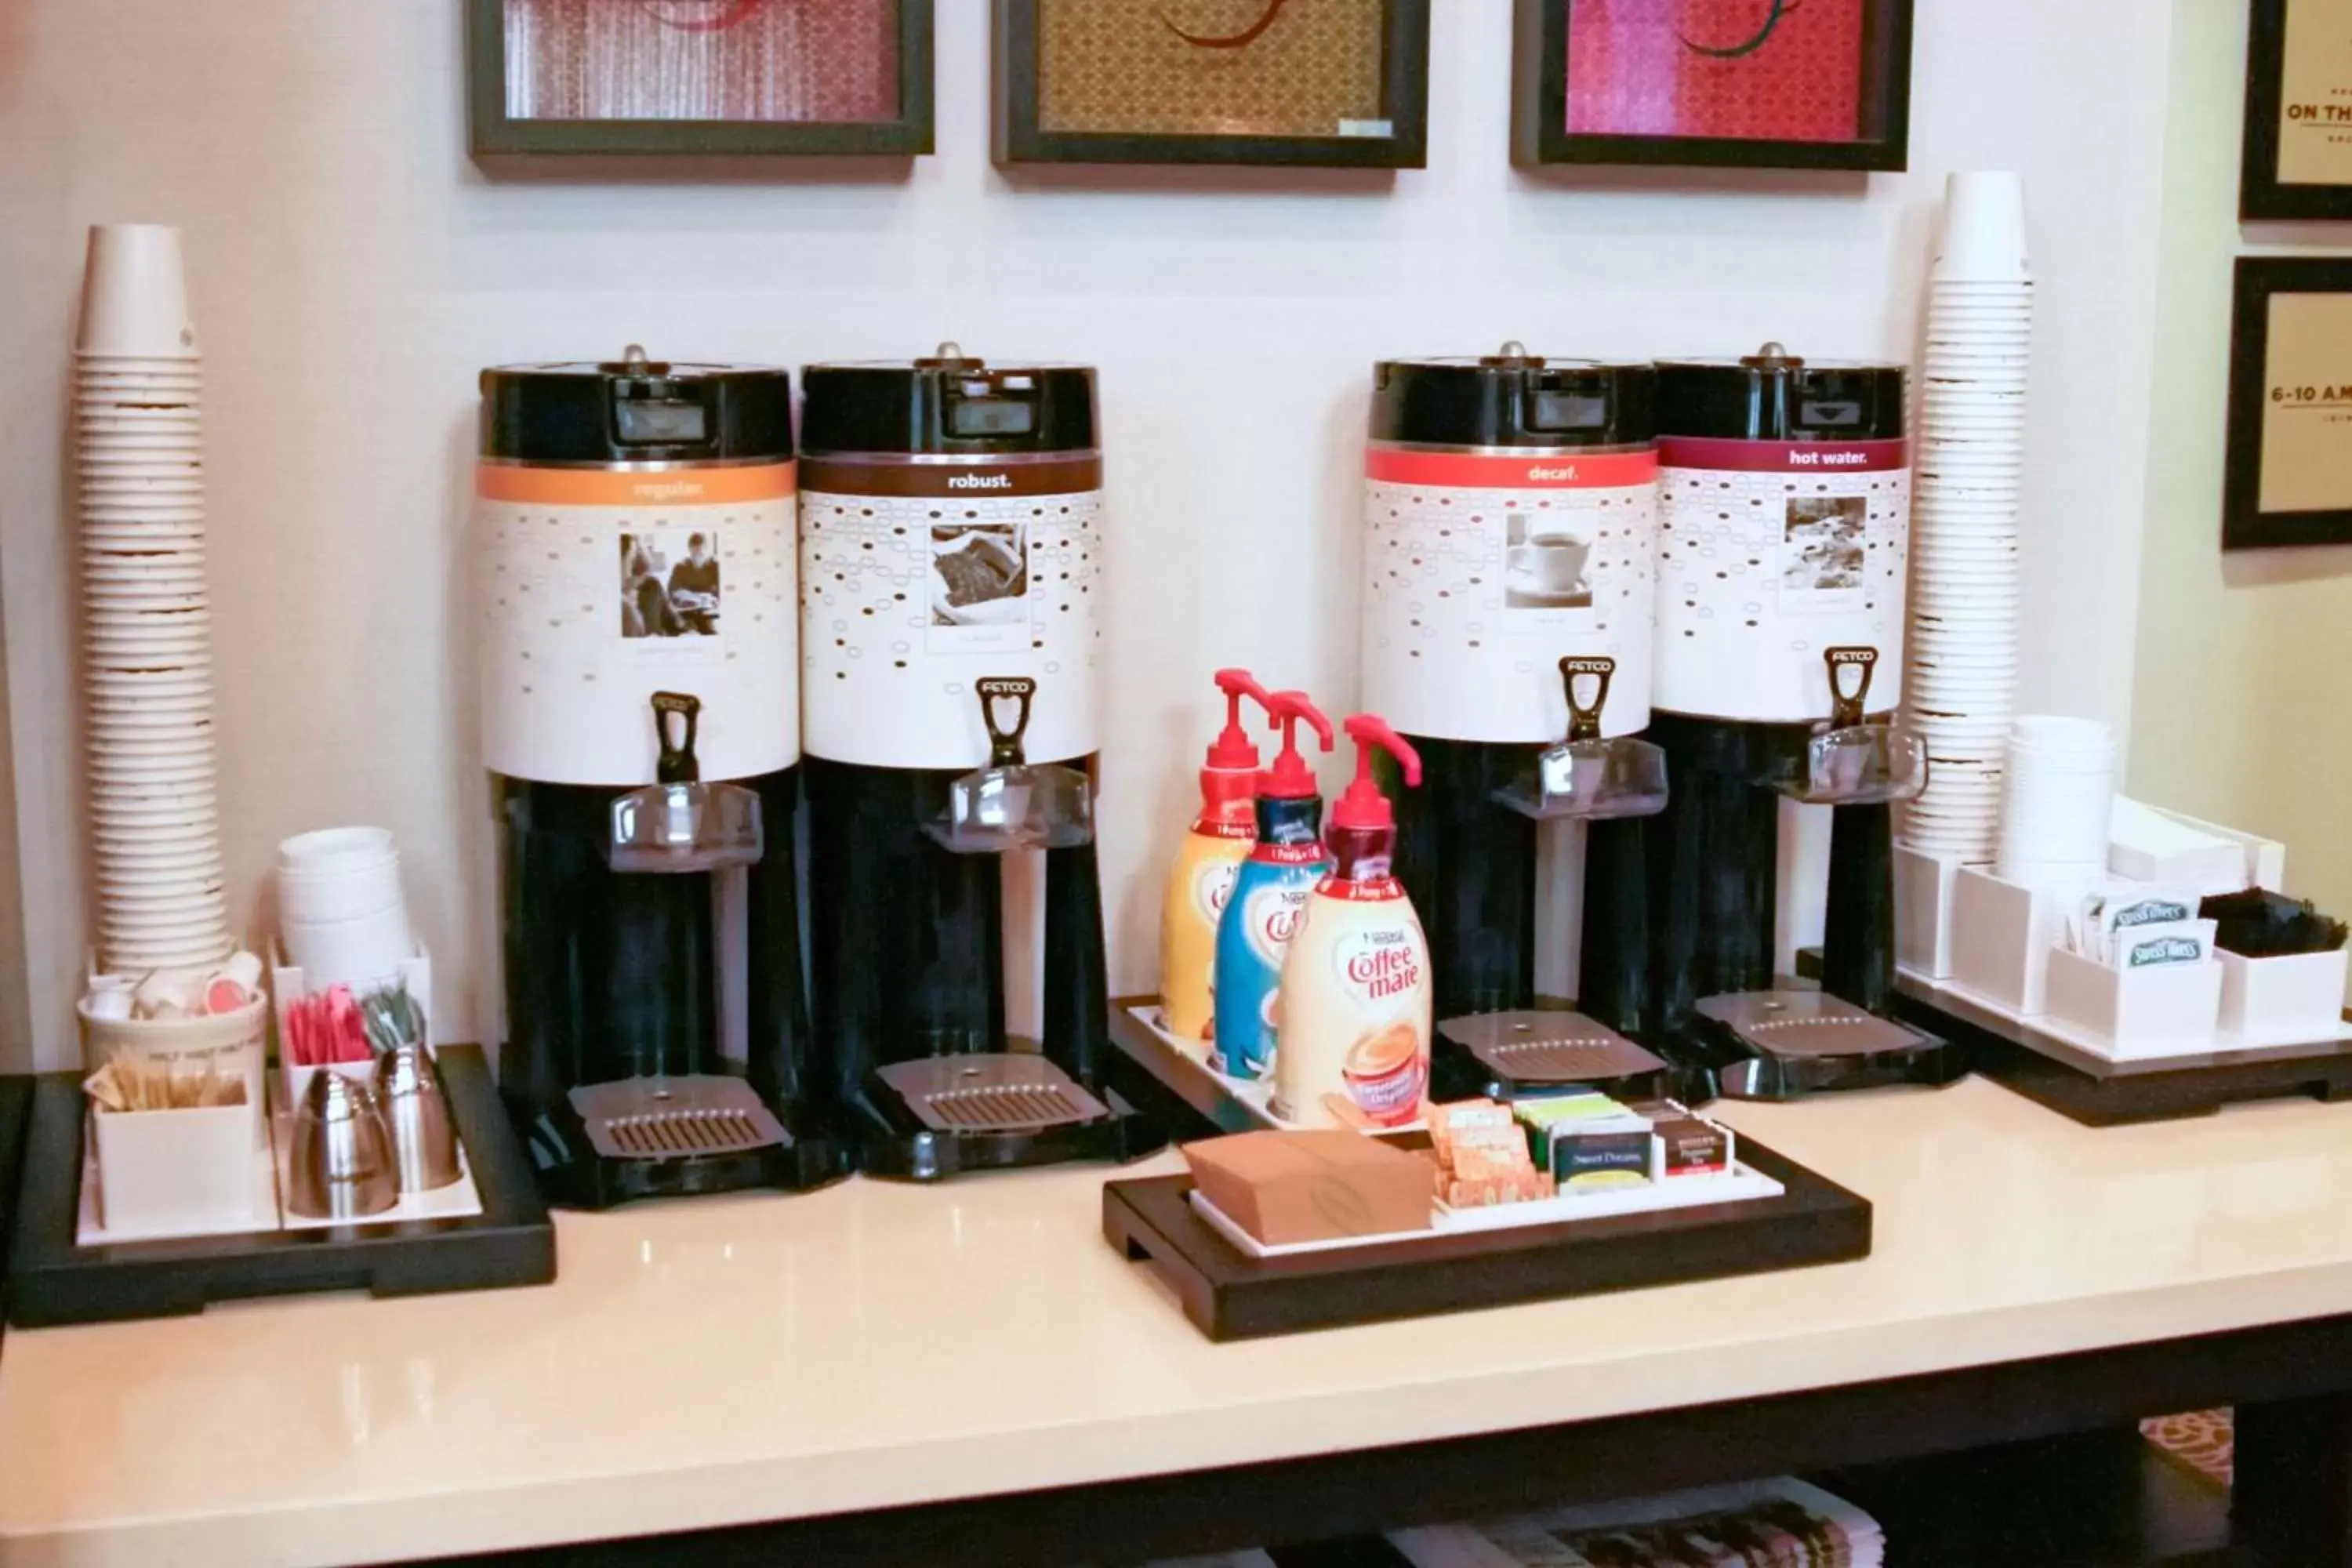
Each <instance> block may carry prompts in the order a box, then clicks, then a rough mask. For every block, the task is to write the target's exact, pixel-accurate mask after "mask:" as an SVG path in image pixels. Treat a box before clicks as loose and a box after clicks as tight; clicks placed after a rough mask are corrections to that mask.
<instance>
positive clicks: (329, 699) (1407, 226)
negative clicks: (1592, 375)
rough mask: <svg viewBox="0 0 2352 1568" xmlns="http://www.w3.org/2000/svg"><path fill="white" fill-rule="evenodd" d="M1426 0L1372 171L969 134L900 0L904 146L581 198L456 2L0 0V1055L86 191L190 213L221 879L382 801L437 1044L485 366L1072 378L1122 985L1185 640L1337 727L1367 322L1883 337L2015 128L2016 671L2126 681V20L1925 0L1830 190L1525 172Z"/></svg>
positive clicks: (58, 717)
mask: <svg viewBox="0 0 2352 1568" xmlns="http://www.w3.org/2000/svg"><path fill="white" fill-rule="evenodd" d="M1435 8H1436V10H1437V12H1438V16H1437V19H1436V25H1435V36H1434V38H1433V50H1432V56H1433V63H1432V90H1431V112H1432V121H1433V127H1434V133H1433V137H1432V142H1433V146H1432V153H1431V166H1430V168H1429V169H1428V170H1427V172H1425V173H1412V174H1402V175H1400V176H1398V177H1396V178H1395V179H1394V180H1393V181H1390V180H1387V179H1384V178H1380V177H1358V176H1353V175H1349V176H1330V175H1321V176H1318V175H1297V174H1288V175H1284V174H1209V173H1202V172H1174V173H1158V174H1134V173H1129V174H1121V173H1118V172H1093V173H1078V174H1059V175H1055V176H1051V177H1049V176H1046V175H1043V174H1023V175H1018V176H1013V177H1008V176H1006V175H1003V174H999V173H997V172H995V171H994V170H993V169H992V168H991V166H990V164H989V162H988V156H987V150H986V133H987V118H988V117H987V103H986V96H987V74H988V73H987V65H986V58H987V49H986V45H987V38H986V30H987V24H986V16H985V12H986V9H987V8H986V6H985V5H984V4H983V0H942V3H941V5H940V12H941V13H942V15H941V16H940V27H939V58H940V73H939V88H940V94H939V97H940V118H939V142H940V148H941V152H940V155H939V156H937V157H935V158H930V159H925V160H922V161H920V162H919V163H917V164H916V165H915V167H914V169H913V172H912V174H910V175H908V176H906V177H904V178H883V179H877V180H872V181H870V182H869V181H867V180H863V179H858V178H855V177H845V176H844V175H843V174H841V172H839V171H837V170H835V171H822V172H819V173H818V174H816V176H815V177H811V176H809V175H807V174H803V175H802V176H801V177H799V178H793V177H790V176H789V175H788V176H785V177H780V178H778V179H776V180H774V181H772V182H764V181H751V182H745V181H730V182H724V183H703V184H688V183H682V182H681V183H664V184H625V185H622V184H594V183H586V182H579V181H572V182H565V183H560V184H499V183H492V182H488V181H486V180H485V179H484V178H483V177H482V176H481V175H480V174H478V173H477V172H476V171H475V170H474V169H473V168H472V167H471V165H470V164H468V163H467V160H466V156H465V151H464V140H463V137H464V132H463V125H462V119H463V115H462V103H461V93H460V80H459V75H460V42H459V17H458V7H457V5H456V4H455V3H454V0H333V3H332V4H321V3H320V0H8V3H7V4H6V5H0V433H5V435H4V436H0V438H5V441H6V443H7V453H8V458H7V461H6V463H5V471H0V528H5V535H0V587H5V625H6V632H7V652H8V656H9V657H8V680H9V687H10V691H11V695H12V697H13V699H14V701H13V721H14V725H15V741H16V763H17V770H18V774H19V779H18V783H19V789H18V801H17V811H18V816H19V826H20V836H21V838H22V841H23V861H22V867H21V870H22V876H23V880H24V887H25V898H26V908H27V910H28V911H29V912H30V917H31V918H30V919H28V921H27V924H28V926H29V927H30V928H31V929H30V931H29V935H28V944H27V945H28V949H29V962H30V979H31V982H32V1015H33V1017H34V1020H35V1028H34V1033H35V1037H36V1038H35V1040H34V1043H33V1055H34V1056H35V1057H36V1058H37V1059H38V1060H39V1061H40V1062H42V1063H43V1064H45V1065H49V1064H58V1063H62V1062H65V1061H68V1060H69V1059H70V1058H71V1054H72V1050H73V1047H72V1042H71V1037H70V1034H69V1032H68V1018H69V1007H70V1001H71V988H72V980H73V974H74V972H75V966H76V963H77V956H78V953H79V948H80V945H81V942H82V931H83V922H82V894H81V883H82V873H81V856H80V852H79V844H80V827H79V817H78V815H77V812H76V809H75V805H74V800H75V770H74V760H73V759H74V750H73V748H74V746H75V743H76V742H75V720H74V717H73V706H72V703H73V699H72V691H73V686H72V674H73V670H72V649H73V642H74V638H73V631H72V625H71V622H72V613H71V605H70V598H69V594H70V578H69V575H68V563H69V559H70V552H69V551H68V533H67V529H66V524H65V521H64V517H65V514H64V511H63V510H62V508H63V502H64V499H65V498H64V496H63V494H62V492H61V479H60V466H61V459H62V454H63V451H64V437H63V436H62V434H61V429H62V424H61V405H62V396H63V388H64V385H65V380H66V368H67V351H68V341H69V331H70V323H71V317H72V313H73V304H74V295H75V289H76V285H77V274H78V269H79V257H80V249H81V243H82V230H83V226H85V225H87V224H89V223H90V222H92V221H95V220H103V219H144V220H152V221H163V222H170V223H175V224H179V225H181V226H184V228H185V229H186V231H187V243H188V251H189V255H190V256H191V258H193V267H194V293H195V300H196V308H197V311H198V319H199V321H200V324H201V326H202V328H203V330H204V332H205V337H206V340H207V343H208V348H209V354H210V359H209V363H208V366H207V374H208V377H209V382H208V391H207V416H208V420H209V426H208V440H209V459H210V467H211V473H212V480H213V487H212V500H213V516H214V520H215V521H214V535H213V540H214V542H213V552H214V588H215V599H216V602H217V609H216V614H215V627H216V634H217V639H218V640H217V647H216V655H215V658H216V664H217V668H218V673H219V678H220V685H221V689H222V692H223V697H224V703H225V713H224V716H223V721H222V723H221V731H222V739H223V745H224V769H225V774H224V779H223V784H224V803H225V807H226V819H227V821H226V827H227V833H228V838H229V842H228V850H229V858H230V865H231V868H232V873H233V876H234V877H235V879H236V889H235V890H236V909H237V910H238V911H239V913H240V916H241V917H242V916H249V915H251V914H252V913H253V911H254V910H255V909H256V898H257V890H258V888H259V884H260V880H261V878H262V874H263V872H264V871H265V870H266V868H267V867H268V863H269V856H270V847H271V846H272V844H273V843H274V842H275V841H276V840H277V839H278V837H281V836H283V835H285V834H288V833H290V832H294V831H297V830H299V829H301V828H306V827H311V826H320V825H321V824H327V823H334V822H344V821H372V822H383V823H385V824H388V825H389V826H392V827H393V828H394V829H395V830H396V831H397V833H398V834H399V836H400V838H401V840H402V842H403V844H404V847H405V849H406V851H407V855H408V864H409V868H410V874H411V887H412V898H413V900H415V904H416V906H417V908H418V910H419V911H420V914H421V917H422V919H423V921H424V924H425V931H426V934H427V937H428V939H429V941H430V942H431V943H432V946H433V948H434V951H435V953H436V967H437V968H438V969H439V970H440V971H441V973H440V976H439V977H438V981H437V984H436V991H437V992H438V993H439V994H441V995H442V997H443V998H444V1001H445V1005H449V1006H452V1007H454V1010H455V1016H453V1017H452V1018H451V1020H450V1022H451V1024H452V1026H453V1027H454V1028H455V1029H457V1030H458V1031H464V1030H467V1029H468V1028H469V1027H471V1026H472V1024H473V1021H474V1018H475V1017H476V1016H478V1008H479V1007H480V1005H481V1004H482V1003H483V1002H484V1000H485V998H484V996H483V995H482V985H483V982H484V978H485V977H484V976H483V975H482V974H481V973H478V970H477V968H476V966H475V965H474V964H473V963H470V962H469V959H470V956H471V955H472V954H474V953H475V952H477V951H478V948H479V947H480V945H481V942H482V940H483V938H484V935H485V931H484V926H483V921H482V911H481V900H482V896H483V883H484V881H485V879H486V876H487V867H486V865H485V863H484V862H483V861H482V860H481V859H480V858H479V856H478V850H477V848H476V846H477V845H478V840H479V835H478V822H479V819H480V818H481V816H482V814H483V796H482V790H481V788H480V785H479V780H478V773H477V772H476V769H475V766H474V764H473V762H472V761H471V755H470V739H469V736H468V733H467V707H468V704H467V698H466V696H465V690H466V687H467V675H466V671H465V670H464V669H463V668H460V664H461V660H460V659H459V658H457V657H456V655H455V654H454V652H453V649H454V647H455V641H456V632H455V630H454V629H453V628H454V627H455V626H456V625H457V622H458V619H459V616H458V605H459V602H460V597H461V595H463V594H464V592H465V591H466V590H467V587H468V586H469V584H468V582H467V568H466V563H465V562H464V561H463V560H462V559H460V558H459V556H458V555H457V552H456V551H455V549H454V541H455V539H456V537H457V531H458V528H459V526H460V521H461V513H462V508H463V503H464V497H465V490H466V461H465V456H466V450H467V433H468V425H469V420H470V418H471V416H472V412H473V406H474V404H473V374H474V372H475V370H476V369H477V368H478V366H480V365H483V364H486V363H496V362H500V361H509V360H521V359H537V358H552V357H566V358H570V357H579V356H583V355H593V354H600V353H613V352H614V351H616V350H617V349H618V348H619V346H620V345H621V344H623V343H624V342H628V341H632V340H635V341H640V342H644V343H646V345H647V346H648V347H649V348H651V349H652V350H653V351H654V352H655V353H657V354H667V355H677V356H680V357H709V358H727V359H744V360H772V361H782V362H784V363H805V362H808V361H811V360H814V359H820V358H827V357H839V356H875V355H904V354H907V353H911V352H915V351H919V350H922V349H925V348H928V347H929V345H931V344H932V343H934V342H937V341H938V340H940V339H941V338H945V337H953V338H956V339H958V340H959V341H961V342H962V343H964V344H965V345H966V346H967V347H968V348H971V349H972V350H975V351H977V352H980V353H989V354H995V355H1000V356H1007V357H1011V356H1024V355H1025V356H1051V357H1057V358H1075V359H1084V360H1089V361H1093V362H1094V363H1097V364H1099V365H1100V366H1101V367H1102V371H1103V394H1104V398H1103V401H1104V407H1105V411H1106V416H1107V437H1106V446H1107V448H1108V458H1109V465H1110V473H1111V479H1110V484H1111V487H1112V507H1113V514H1114V518H1115V524H1116V527H1117V529H1118V532H1117V534H1116V535H1115V539H1116V550H1117V554H1116V556H1115V560H1114V563H1113V566H1112V568H1111V572H1112V582H1111V584H1110V589H1111V598H1112V604H1111V609H1110V622H1109V624H1110V625H1111V626H1113V627H1114V628H1116V629H1115V633H1114V635H1115V637H1116V639H1117V640H1116V644H1115V649H1116V651H1115V653H1114V656H1113V658H1114V660H1115V666H1114V670H1113V675H1114V680H1113V691H1114V698H1113V703H1114V711H1113V714H1112V716H1111V721H1110V728H1109V743H1108V764H1107V771H1108V776H1107V781H1106V788H1107V795H1106V799H1105V803H1104V807H1105V811H1104V821H1103V836H1104V842H1105V846H1106V852H1107V860H1106V864H1107V868H1108V876H1109V878H1110V879H1111V884H1112V886H1111V898H1112V911H1113V921H1114V935H1113V951H1112V966H1113V979H1114V982H1115V983H1116V984H1122V985H1129V986H1136V985H1141V984H1148V983H1149V981H1150V970H1151V966H1152V962H1153V960H1152V951H1153V931H1154V922H1155V919H1156V915H1155V910H1156V901H1157V898H1158V891H1157V885H1156V884H1157V879H1158V875H1159V867H1160V864H1161V863H1162V861H1163V859H1164V857H1165V856H1166V855H1167V853H1168V852H1169V850H1170V849H1171V846H1172V842H1173V839H1174V837H1175V836H1176V835H1177V834H1178V833H1180V832H1181V826H1182V823H1183V821H1184V818H1185V816H1186V813H1187V811H1188V809H1189V805H1190V803H1189V801H1188V800H1187V798H1186V797H1187V795H1188V793H1189V791H1190V789H1191V776H1192V768H1193V767H1194V766H1196V765H1197V761H1196V759H1197V749H1198V747H1199V746H1200V745H1201V744H1202V743H1203V742H1205V740H1206V738H1207V731H1206V728H1205V726H1206V723H1207V716H1208V711H1209V708H1210V702H1209V698H1210V697H1211V696H1212V695H1213V693H1212V692H1211V689H1210V688H1209V684H1208V677H1209V672H1210V671H1211V670H1212V669H1213V668H1215V667H1216V666H1218V665H1221V664H1228V663H1239V664H1245V665H1249V666H1251V667H1253V668H1255V669H1256V670H1257V671H1258V672H1259V673H1260V674H1261V675H1262V676H1263V677H1264V678H1265V679H1267V680H1269V681H1270V682H1276V683H1279V684H1285V685H1304V686H1307V687H1308V688H1310V689H1314V690H1315V691H1316V692H1317V693H1318V695H1319V696H1321V697H1322V698H1323V699H1324V700H1325V701H1326V703H1327V704H1328V707H1329V708H1330V709H1331V710H1333V711H1334V712H1335V713H1336V712H1338V711H1340V710H1344V709H1345V708H1346V707H1347V705H1348V704H1349V700H1350V699H1351V698H1352V696H1353V688H1354V683H1355V665H1356V658H1355V651H1354V650H1355V641H1356V637H1355V625H1354V623H1355V614H1356V589H1355V572H1356V552H1355V547H1354V543H1353V522H1352V520H1353V510H1354V498H1355V493H1356V480H1355V469H1356V464H1357V454H1358V449H1359V431H1360V421H1361V418H1362V414H1363V389H1364V387H1365V385H1366V384H1367V379H1368V376H1369V373H1370V365H1371V363H1372V362H1373V361H1374V360H1375V359H1376V358H1379V357H1381V356H1384V355H1391V354H1399V353H1477V352H1482V351H1484V350H1486V349H1487V348H1488V347H1490V346H1491V345H1493V344H1495V343H1497V342H1501V341H1502V340H1503V339H1505V338H1506V337H1517V338H1522V339H1525V340H1526V341H1527V342H1528V343H1529V344H1530V345H1532V346H1533V347H1535V348H1536V349H1537V350H1538V352H1544V353H1571V354H1574V353H1584V354H1623V355H1647V354H1652V353H1739V352H1744V351H1746V350H1748V349H1750V348H1752V347H1753V346H1754V345H1755V344H1756V343H1758V342H1760V341H1762V340H1763V339H1765V338H1767V337H1777V338H1780V339H1782V340H1784V341H1786V342H1789V343H1790V344H1791V345H1793V346H1794V347H1796V348H1797V349H1798V350H1799V351H1800V352H1803V353H1811V354H1815V355H1848V356H1886V355H1898V356H1903V357H1908V352H1909V346H1910V344H1911V342H1912V337H1913V331H1914V323H1915V320H1916V292H1917V283H1918V279H1920V277H1921V275H1922V271H1923V268H1924V263H1925V258H1926V254H1927V243H1928V237H1929V232H1930V227H1931V224H1932V218H1933V213H1934V208H1935V203H1936V200H1937V194H1938V192H1939V190H1940V187H1941V184H1942V178H1943V175H1944V174H1945V173H1946V172H1947V171H1948V170H1950V169H1954V168H1967V167H2014V168H2021V169H2023V170H2024V171H2026V173H2027V175H2028V179H2029V182H2030V186H2031V189H2032V195H2033V201H2034V207H2035V219H2036V227H2035V235H2034V239H2035V249H2036V256H2037V261H2038V264H2039V268H2040V273H2041V278H2042V302H2043V320H2044V321H2045V322H2046V323H2047V330H2046V331H2045V333H2044V336H2043V339H2042V354H2041V358H2040V361H2039V363H2038V365H2037V372H2036V374H2037V385H2036V396H2037V398H2038V400H2039V417H2038V420H2037V425H2036V432H2035V439H2036V442H2037V447H2036V448H2035V453H2034V459H2035V460H2034V468H2033V474H2032V521H2031V525H2030V532H2031V540H2030V545H2029V554H2028V568H2029V576H2030V580H2031V582H2032V588H2031V589H2030V593H2031V595H2032V605H2031V608H2032V611H2033V614H2032V631H2031V632H2030V634H2029V637H2030V652H2031V655H2032V661H2031V674H2030V676H2029V693H2030V696H2031V697H2032V700H2035V701H2036V702H2038V703H2041V704H2044V705H2050V706H2056V707H2063V708H2070V709H2074V710H2090V711H2100V712H2105V713H2109V714H2112V715H2114V716H2116V717H2117V718H2118V719H2120V718H2121V717H2122V716H2123V714H2124V712H2125V711H2126V702H2127V692H2128V683H2129V673H2130V668H2131V626H2132V622H2133V616H2134V575H2133V568H2134V552H2135V550H2136V542H2137V533H2138V514H2137V500H2138V494H2137V491H2138V478H2137V476H2139V475H2140V473H2141V472H2142V468H2143V462H2142V458H2143V456H2144V451H2145V442H2146V431H2147V420H2146V406H2145V395H2144V393H2142V392H2140V391H2139V390H2138V389H2137V383H2136V382H2135V380H2134V378H2133V376H2134V367H2135V366H2136V365H2137V364H2139V363H2144V361H2145V358H2146V353H2147V340H2148V337H2149V314H2148V311H2149V305H2148V300H2149V298H2150V293H2151V289H2152V282H2151V280H2150V279H2151V276H2152V265H2153V254H2152V252H2153V243H2154V238H2153V237H2154V229H2155V216H2154V213H2155V204H2154V191H2155V184H2156V180H2157V172H2156V163H2155V153H2154V148H2155V147H2157V146H2158V145H2160V138H2158V137H2152V136H2151V134H2150V132H2151V128H2153V127H2156V126H2158V125H2160V123H2161V117H2162V107H2163V104H2162V94H2163V90H2164V53H2165V42H2166V37H2167V36H2168V17H2167V15H2166V10H2167V8H2166V7H2162V6H2158V5H2148V4H2147V3H2146V0H2064V3H2063V4H2053V0H1918V12H1919V15H1918V51H1917V70H1916V93H1915V115H1916V123H1915V132H1914V138H1913V144H1912V167H1913V169H1914V171H1915V173H1913V174H1910V175H1908V176H1880V177H1876V178H1873V179H1870V180H1868V181H1866V182H1865V181H1864V180H1862V179H1861V178H1860V177H1837V176H1832V177H1818V176H1816V177H1799V176H1793V175H1744V174H1724V175H1712V176H1696V175H1680V176H1678V175H1643V176H1633V175H1629V174H1599V175H1587V176H1585V177H1583V178H1582V179H1580V180H1576V179H1570V178H1542V177H1531V176H1527V175H1521V174H1516V173H1514V172H1513V171H1512V170H1511V169H1510V168H1509V166H1508V163H1507V136H1506V131H1507V126H1506V121H1507V103H1508V97H1509V93H1508V82H1509V76H1508V54H1509V37H1510V31H1511V28H1510V16H1509V10H1510V6H1509V3H1508V0H1440V3H1439V4H1438V5H1437V6H1436V7H1435ZM479 1016H484V1017H487V1016H488V1014H487V1013H486V1012H483V1013H480V1014H479ZM14 1051H15V1054H16V1058H18V1059H21V1058H22V1057H23V1055H24V1044H23V1042H21V1041H20V1042H16V1043H15V1046H14Z"/></svg>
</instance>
